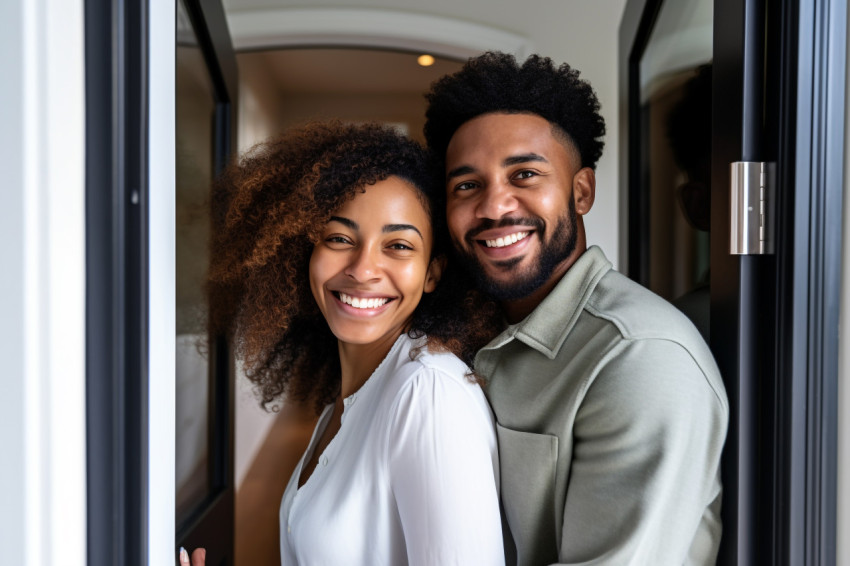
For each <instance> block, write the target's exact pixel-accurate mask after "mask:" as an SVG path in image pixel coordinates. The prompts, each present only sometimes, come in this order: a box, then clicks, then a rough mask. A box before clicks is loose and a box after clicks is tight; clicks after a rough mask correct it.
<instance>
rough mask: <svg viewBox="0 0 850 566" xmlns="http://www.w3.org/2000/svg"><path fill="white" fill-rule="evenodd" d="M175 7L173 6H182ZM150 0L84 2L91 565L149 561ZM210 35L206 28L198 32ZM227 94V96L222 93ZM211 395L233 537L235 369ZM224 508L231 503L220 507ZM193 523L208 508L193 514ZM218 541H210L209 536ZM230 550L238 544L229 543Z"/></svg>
mask: <svg viewBox="0 0 850 566" xmlns="http://www.w3.org/2000/svg"><path fill="white" fill-rule="evenodd" d="M187 4H189V5H192V6H194V7H195V8H196V9H197V14H200V15H201V16H202V19H201V20H199V21H203V22H206V25H205V27H204V31H203V34H204V35H203V39H202V40H201V41H202V42H203V45H204V49H205V56H207V57H209V55H210V54H212V55H213V56H214V58H215V59H214V60H215V61H217V62H218V63H216V65H215V66H213V65H211V64H210V60H209V59H208V65H210V68H211V69H214V70H213V71H211V75H212V77H213V82H214V86H215V89H216V95H217V100H216V103H217V104H216V116H215V120H216V129H217V131H219V132H221V135H220V136H218V138H217V139H216V146H215V149H214V152H215V162H216V172H218V171H219V170H220V169H221V167H222V166H223V164H224V163H225V162H226V160H227V158H228V155H229V153H230V151H231V150H232V149H233V148H234V147H235V143H234V140H235V127H234V126H233V124H234V123H235V112H236V104H235V101H236V92H237V76H236V63H235V54H234V52H233V48H232V45H231V43H230V35H229V32H228V30H227V24H226V20H225V16H224V12H223V9H222V8H221V4H220V2H218V1H217V0H189V1H187ZM175 9H176V8H175ZM149 13H150V3H149V0H86V1H85V13H84V23H85V91H86V92H85V108H86V123H85V128H86V141H85V143H86V161H85V170H86V181H85V182H86V196H85V199H86V202H85V207H86V208H85V210H86V227H85V230H86V235H85V238H86V268H85V269H86V307H85V312H86V315H85V316H86V331H85V332H86V443H87V446H86V475H87V477H86V487H87V493H86V505H87V525H86V531H87V535H86V537H87V540H86V546H87V549H88V550H87V554H88V558H87V563H88V564H89V566H113V565H114V564H127V565H136V564H139V565H143V564H144V565H146V564H148V563H149V561H150V558H151V557H149V556H148V536H149V533H148V525H149V509H148V498H149V489H148V486H149V477H148V463H149V458H148V456H149V455H148V446H149V438H148V434H147V432H148V425H149V413H150V412H149V407H150V401H151V400H150V399H149V398H148V391H149V385H150V380H149V373H148V366H147V363H148V356H149V347H148V335H149V334H148V333H149V320H148V310H149V306H148V305H149V303H148V298H149V288H148V287H149V285H148V262H149V250H148V241H149V233H148V228H149V224H148V210H149V208H148V207H149V202H150V199H149V181H148V160H149V155H148V153H149V150H148V147H149V132H148V128H149V126H148V124H149V120H148V119H149V116H148V99H147V92H148V79H149V64H148V53H149V49H150V45H149V44H148V26H149ZM199 39H201V38H199ZM221 93H224V94H221ZM215 356H216V365H218V366H219V367H221V368H225V372H226V374H225V375H224V377H223V378H217V379H216V381H215V390H214V391H213V392H212V395H211V397H212V398H214V399H216V401H215V405H214V406H213V407H212V417H213V418H212V419H211V425H210V426H211V427H212V428H213V429H214V431H213V434H214V435H215V437H217V438H225V439H226V440H225V442H224V444H223V445H222V444H220V443H219V444H217V445H216V447H215V450H214V452H212V455H213V458H214V461H215V465H214V470H213V480H214V481H213V483H212V485H213V487H214V488H215V489H217V490H218V492H217V493H216V495H215V497H217V498H219V499H223V500H225V502H228V501H229V505H227V504H226V505H225V507H227V508H228V509H229V511H228V512H226V513H223V516H224V517H225V518H226V517H229V518H230V522H229V523H228V522H227V520H226V519H225V520H219V521H218V523H221V524H222V525H223V529H224V531H223V532H224V533H225V535H224V536H225V538H227V537H230V539H231V540H232V536H233V525H232V517H233V511H232V507H233V502H232V500H233V491H234V490H233V466H232V454H233V435H232V431H233V407H232V399H233V379H232V373H230V372H229V368H230V360H229V355H228V351H227V348H226V347H219V348H215ZM219 509H222V507H219ZM195 520H196V522H197V521H201V520H202V518H201V517H196V518H195ZM206 544H208V545H209V544H210V540H207V541H206ZM230 548H231V549H232V543H231V544H230Z"/></svg>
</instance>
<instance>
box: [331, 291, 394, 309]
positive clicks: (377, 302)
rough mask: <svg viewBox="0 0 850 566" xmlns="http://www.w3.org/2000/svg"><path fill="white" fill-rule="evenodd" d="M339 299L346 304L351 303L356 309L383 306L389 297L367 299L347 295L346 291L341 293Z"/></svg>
mask: <svg viewBox="0 0 850 566" xmlns="http://www.w3.org/2000/svg"><path fill="white" fill-rule="evenodd" d="M339 300H340V301H342V302H343V303H345V304H346V305H351V306H352V307H354V308H356V309H376V308H378V307H382V306H384V305H385V304H387V302H389V299H387V298H381V299H366V298H362V299H361V298H358V297H352V296H351V295H346V294H345V293H340V294H339Z"/></svg>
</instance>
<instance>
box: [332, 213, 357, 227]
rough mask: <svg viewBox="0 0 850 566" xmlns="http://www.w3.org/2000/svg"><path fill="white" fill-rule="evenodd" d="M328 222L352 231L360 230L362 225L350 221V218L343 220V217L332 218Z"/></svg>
mask: <svg viewBox="0 0 850 566" xmlns="http://www.w3.org/2000/svg"><path fill="white" fill-rule="evenodd" d="M328 222H339V223H340V224H342V225H343V226H347V227H348V228H351V229H352V230H360V225H358V224H357V222H355V221H354V220H349V219H348V218H343V217H342V216H331V217H330V219H328Z"/></svg>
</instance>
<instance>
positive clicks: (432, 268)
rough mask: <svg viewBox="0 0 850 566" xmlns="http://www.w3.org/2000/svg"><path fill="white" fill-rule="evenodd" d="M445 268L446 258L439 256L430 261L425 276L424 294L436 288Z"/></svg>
mask: <svg viewBox="0 0 850 566" xmlns="http://www.w3.org/2000/svg"><path fill="white" fill-rule="evenodd" d="M445 268H446V256H444V255H440V256H437V257H435V258H434V259H432V260H431V263H430V264H429V265H428V272H427V273H426V274H425V292H426V293H430V292H431V291H433V290H434V289H436V288H437V283H439V282H440V277H441V276H442V275H443V269H445Z"/></svg>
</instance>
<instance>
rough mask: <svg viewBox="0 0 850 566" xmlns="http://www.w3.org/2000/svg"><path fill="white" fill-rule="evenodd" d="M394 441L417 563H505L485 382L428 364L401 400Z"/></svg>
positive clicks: (410, 549) (392, 471) (403, 512)
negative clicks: (474, 381)
mask: <svg viewBox="0 0 850 566" xmlns="http://www.w3.org/2000/svg"><path fill="white" fill-rule="evenodd" d="M464 379H465V378H464ZM387 442H388V445H387V469H388V477H389V482H390V485H391V489H392V492H393V495H394V497H395V501H396V504H397V506H398V513H399V517H400V520H401V524H402V528H403V530H404V538H405V544H406V547H407V554H408V559H409V563H410V564H411V566H414V565H424V564H428V565H438V564H439V565H450V564H464V565H468V564H481V565H490V564H494V565H503V564H504V554H503V544H502V530H501V522H500V516H499V496H498V490H497V485H498V481H497V474H498V471H497V470H498V455H497V449H496V438H495V431H494V423H493V419H492V416H491V413H490V412H489V409H488V408H487V405H486V401H484V399H483V394H482V393H481V391H480V388H478V386H477V385H473V384H471V383H465V382H462V381H460V380H457V379H454V378H452V377H450V376H447V375H445V374H443V373H442V372H440V371H438V370H434V369H427V368H423V370H422V371H420V373H419V374H418V375H417V376H415V377H414V378H413V379H411V380H410V381H409V383H407V384H406V385H405V386H404V388H403V389H402V390H401V391H400V392H399V395H398V397H397V398H396V402H395V405H394V408H393V413H392V418H391V420H390V429H389V431H388V438H387Z"/></svg>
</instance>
